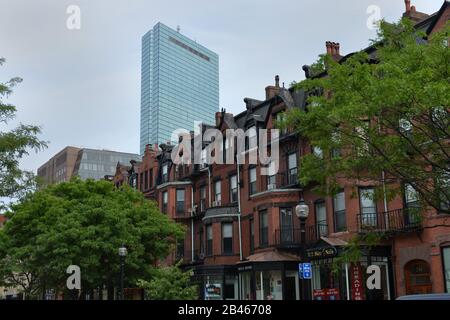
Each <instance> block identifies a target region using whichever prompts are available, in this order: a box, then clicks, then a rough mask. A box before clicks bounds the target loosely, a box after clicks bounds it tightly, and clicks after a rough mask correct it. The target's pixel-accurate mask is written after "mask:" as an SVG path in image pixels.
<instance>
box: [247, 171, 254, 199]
mask: <svg viewBox="0 0 450 320" xmlns="http://www.w3.org/2000/svg"><path fill="white" fill-rule="evenodd" d="M248 176H249V192H250V195H252V194H255V193H256V168H250V169H249V171H248Z"/></svg>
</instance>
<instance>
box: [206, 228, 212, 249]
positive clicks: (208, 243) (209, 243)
mask: <svg viewBox="0 0 450 320" xmlns="http://www.w3.org/2000/svg"><path fill="white" fill-rule="evenodd" d="M206 254H207V255H208V256H212V254H213V231H212V225H208V226H206Z"/></svg>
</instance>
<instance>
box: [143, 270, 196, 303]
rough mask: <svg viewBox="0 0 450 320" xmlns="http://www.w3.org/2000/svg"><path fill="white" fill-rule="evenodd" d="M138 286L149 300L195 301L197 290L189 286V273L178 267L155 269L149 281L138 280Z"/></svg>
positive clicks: (193, 286)
mask: <svg viewBox="0 0 450 320" xmlns="http://www.w3.org/2000/svg"><path fill="white" fill-rule="evenodd" d="M138 286H139V287H141V288H143V289H144V290H145V295H146V299H151V300H195V299H198V288H197V286H195V285H192V284H191V281H190V272H189V271H182V270H181V269H180V268H179V266H178V265H175V266H169V267H162V268H158V269H155V270H154V272H153V275H152V279H151V280H150V281H145V280H139V281H138Z"/></svg>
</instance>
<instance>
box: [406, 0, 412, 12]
mask: <svg viewBox="0 0 450 320" xmlns="http://www.w3.org/2000/svg"><path fill="white" fill-rule="evenodd" d="M405 7H406V10H405V13H406V14H408V13H410V12H411V0H405Z"/></svg>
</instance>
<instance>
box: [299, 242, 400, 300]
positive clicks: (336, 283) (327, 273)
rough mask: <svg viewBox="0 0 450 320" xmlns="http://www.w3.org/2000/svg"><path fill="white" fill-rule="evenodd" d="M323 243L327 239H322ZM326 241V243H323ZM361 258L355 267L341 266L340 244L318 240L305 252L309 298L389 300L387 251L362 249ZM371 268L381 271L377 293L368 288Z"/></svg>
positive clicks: (392, 295) (389, 284) (387, 248)
mask: <svg viewBox="0 0 450 320" xmlns="http://www.w3.org/2000/svg"><path fill="white" fill-rule="evenodd" d="M323 239H326V238H323ZM326 240H328V239H326ZM361 250H362V252H363V254H362V256H361V257H360V259H359V261H357V262H354V263H340V262H339V261H338V260H337V258H338V257H339V255H340V254H341V253H342V244H339V245H336V243H333V241H331V240H330V241H329V242H327V241H325V240H321V241H320V243H318V244H317V245H316V246H315V247H314V248H311V249H309V250H307V253H306V255H307V258H308V260H309V261H310V262H311V264H312V279H311V283H310V289H311V291H310V294H311V299H313V300H391V299H393V298H394V294H393V292H394V291H393V287H394V284H393V273H392V263H391V259H390V247H382V246H379V247H373V248H371V249H370V250H369V249H367V248H363V247H362V248H361ZM371 265H375V266H377V267H378V270H379V271H380V285H381V288H380V289H376V288H375V289H371V290H369V289H368V288H367V285H366V282H367V278H368V277H369V276H370V274H369V275H368V274H367V268H368V267H369V266H371Z"/></svg>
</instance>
